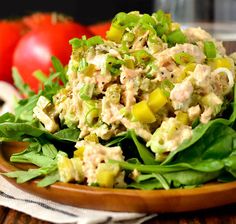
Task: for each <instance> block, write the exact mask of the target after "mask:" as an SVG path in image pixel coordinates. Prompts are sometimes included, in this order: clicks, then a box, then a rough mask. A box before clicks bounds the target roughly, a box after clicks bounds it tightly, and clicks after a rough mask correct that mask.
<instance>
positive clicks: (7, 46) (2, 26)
mask: <svg viewBox="0 0 236 224" xmlns="http://www.w3.org/2000/svg"><path fill="white" fill-rule="evenodd" d="M23 30H24V27H23V25H22V23H20V22H18V21H1V22H0V80H4V81H7V82H10V83H12V82H13V81H12V75H11V66H12V59H13V53H14V50H15V47H16V45H17V43H18V41H19V40H20V38H21V36H22V34H23V32H24V31H23Z"/></svg>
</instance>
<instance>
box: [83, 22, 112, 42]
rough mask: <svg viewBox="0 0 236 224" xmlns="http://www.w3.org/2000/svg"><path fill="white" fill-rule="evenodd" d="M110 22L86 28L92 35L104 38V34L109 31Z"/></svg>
mask: <svg viewBox="0 0 236 224" xmlns="http://www.w3.org/2000/svg"><path fill="white" fill-rule="evenodd" d="M110 26H111V22H110V21H106V22H100V23H95V24H92V25H89V26H87V28H88V29H89V30H90V31H91V32H92V33H93V34H94V35H99V36H101V37H103V38H106V32H107V31H108V30H109V29H110Z"/></svg>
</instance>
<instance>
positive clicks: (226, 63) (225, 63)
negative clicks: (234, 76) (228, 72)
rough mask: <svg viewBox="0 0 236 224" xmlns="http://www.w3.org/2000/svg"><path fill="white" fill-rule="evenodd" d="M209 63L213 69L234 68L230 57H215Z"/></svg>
mask: <svg viewBox="0 0 236 224" xmlns="http://www.w3.org/2000/svg"><path fill="white" fill-rule="evenodd" d="M209 65H210V66H211V68H212V70H215V69H217V68H221V67H224V68H228V69H232V68H233V61H232V59H230V58H215V59H213V60H211V61H209Z"/></svg>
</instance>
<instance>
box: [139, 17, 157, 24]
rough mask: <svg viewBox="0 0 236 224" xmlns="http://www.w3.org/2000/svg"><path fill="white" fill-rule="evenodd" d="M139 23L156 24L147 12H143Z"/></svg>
mask: <svg viewBox="0 0 236 224" xmlns="http://www.w3.org/2000/svg"><path fill="white" fill-rule="evenodd" d="M139 23H141V24H150V25H152V26H155V25H156V22H155V20H154V19H153V18H152V17H151V16H150V15H148V14H143V15H142V17H141V18H140V20H139Z"/></svg>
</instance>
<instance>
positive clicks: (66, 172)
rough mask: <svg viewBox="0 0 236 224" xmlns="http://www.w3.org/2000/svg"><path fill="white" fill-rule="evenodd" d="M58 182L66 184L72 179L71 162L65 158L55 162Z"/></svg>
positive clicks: (62, 157) (72, 169)
mask: <svg viewBox="0 0 236 224" xmlns="http://www.w3.org/2000/svg"><path fill="white" fill-rule="evenodd" d="M57 167H58V172H59V176H60V181H61V182H64V183H67V182H70V181H72V180H73V179H74V168H73V164H72V162H71V160H70V159H69V158H68V157H66V156H61V157H59V158H58V161H57Z"/></svg>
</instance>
